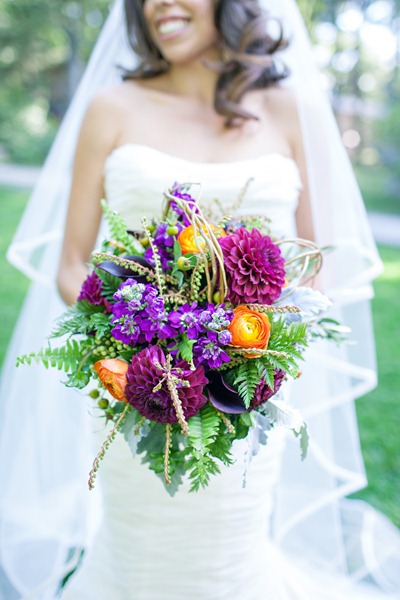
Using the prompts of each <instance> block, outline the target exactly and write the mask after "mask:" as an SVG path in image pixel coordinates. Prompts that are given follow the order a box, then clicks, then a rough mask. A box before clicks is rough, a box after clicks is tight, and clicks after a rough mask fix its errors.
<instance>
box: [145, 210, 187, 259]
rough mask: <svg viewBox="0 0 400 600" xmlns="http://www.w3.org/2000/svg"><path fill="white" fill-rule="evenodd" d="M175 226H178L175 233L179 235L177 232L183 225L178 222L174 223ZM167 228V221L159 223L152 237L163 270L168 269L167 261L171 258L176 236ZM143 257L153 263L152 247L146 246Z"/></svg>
mask: <svg viewBox="0 0 400 600" xmlns="http://www.w3.org/2000/svg"><path fill="white" fill-rule="evenodd" d="M176 226H177V227H178V233H177V234H176V235H179V233H180V232H181V231H182V229H183V225H182V224H181V223H179V222H178V223H176ZM167 228H168V224H167V223H160V225H158V227H157V229H156V232H155V236H154V239H153V242H154V245H155V246H157V249H158V254H159V256H160V260H161V266H162V268H163V270H167V269H168V262H169V261H171V260H172V259H173V246H174V241H175V237H176V236H173V235H170V234H168V233H167ZM144 257H145V258H146V259H147V260H149V261H151V262H153V263H154V258H153V250H152V248H147V250H146V252H145V254H144Z"/></svg>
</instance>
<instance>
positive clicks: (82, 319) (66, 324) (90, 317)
mask: <svg viewBox="0 0 400 600" xmlns="http://www.w3.org/2000/svg"><path fill="white" fill-rule="evenodd" d="M103 311H104V306H94V305H93V304H90V303H89V302H86V300H80V301H79V302H76V304H74V305H73V306H71V307H70V308H69V309H68V310H67V311H66V312H65V313H64V315H63V316H62V317H61V319H59V321H58V322H57V324H56V326H55V328H54V329H53V331H52V333H51V337H53V338H55V337H62V336H64V335H77V334H81V335H87V334H88V333H93V334H96V336H97V338H98V339H101V338H103V337H104V336H105V335H106V334H107V333H109V332H110V329H111V324H110V315H107V314H104V312H103Z"/></svg>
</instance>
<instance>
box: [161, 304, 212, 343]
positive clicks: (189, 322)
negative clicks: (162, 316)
mask: <svg viewBox="0 0 400 600" xmlns="http://www.w3.org/2000/svg"><path fill="white" fill-rule="evenodd" d="M200 314H201V309H200V308H197V303H196V302H192V304H187V303H186V304H184V305H183V306H180V307H179V308H178V309H177V310H174V311H172V312H171V313H170V314H169V315H168V321H169V324H170V325H171V327H173V328H174V329H175V330H176V332H177V333H184V334H186V335H187V337H188V338H189V339H191V340H195V339H197V338H198V337H199V334H200V333H201V332H202V331H204V327H203V326H202V324H201V322H200V319H199V315H200Z"/></svg>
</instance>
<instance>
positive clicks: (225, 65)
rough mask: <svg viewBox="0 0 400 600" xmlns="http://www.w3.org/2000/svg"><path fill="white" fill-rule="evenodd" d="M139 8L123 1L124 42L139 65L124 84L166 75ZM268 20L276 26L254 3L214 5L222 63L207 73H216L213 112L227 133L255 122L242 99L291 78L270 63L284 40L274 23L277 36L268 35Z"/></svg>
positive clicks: (224, 0)
mask: <svg viewBox="0 0 400 600" xmlns="http://www.w3.org/2000/svg"><path fill="white" fill-rule="evenodd" d="M143 4H144V2H143V0H125V15H126V23H127V28H128V38H129V42H130V45H131V47H132V49H133V50H134V51H135V52H136V54H137V55H138V56H139V57H140V59H141V64H140V65H139V66H138V67H137V68H136V69H134V70H130V71H129V70H126V69H125V70H123V79H124V80H127V79H148V78H152V77H156V76H157V75H161V74H162V73H166V72H167V71H168V69H169V64H168V62H167V61H166V60H165V59H164V58H163V56H162V55H161V53H160V51H159V50H158V48H157V46H156V45H155V43H154V42H153V40H152V38H151V35H150V32H149V28H148V27H147V23H146V19H145V17H144V14H143ZM270 20H275V21H276V19H273V17H270V16H269V15H267V14H265V13H264V12H263V11H262V10H261V8H260V6H259V3H258V0H215V11H214V23H215V27H216V29H217V31H218V33H219V45H220V49H221V56H222V57H223V59H222V60H221V61H220V62H219V63H213V64H209V67H210V68H212V69H215V70H217V72H218V73H219V77H218V80H217V85H216V89H215V100H214V107H215V110H216V111H217V113H219V114H221V115H223V116H224V117H226V126H227V127H232V126H235V125H238V124H240V123H242V122H243V121H244V120H248V119H254V120H258V117H257V116H256V115H253V114H251V113H249V112H248V111H246V110H244V108H243V107H242V106H241V100H242V98H243V97H244V95H245V94H246V93H247V92H249V91H250V90H255V89H265V88H267V87H268V86H270V85H273V84H275V83H276V82H278V81H280V80H281V79H284V78H285V77H287V75H288V74H289V73H288V70H287V69H286V67H285V66H284V65H282V64H280V63H279V62H277V61H276V60H275V59H274V54H275V53H276V52H277V51H279V50H283V49H284V48H286V47H287V45H288V43H287V40H286V39H285V38H284V36H283V29H282V26H281V25H280V23H279V22H278V21H277V22H278V24H279V29H280V31H279V34H278V36H277V37H273V36H271V35H269V34H268V33H267V29H268V22H269V21H270Z"/></svg>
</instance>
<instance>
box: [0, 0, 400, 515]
mask: <svg viewBox="0 0 400 600" xmlns="http://www.w3.org/2000/svg"><path fill="white" fill-rule="evenodd" d="M299 5H300V8H301V10H302V12H303V15H304V18H305V21H306V24H307V27H308V30H309V32H310V36H311V38H312V40H313V43H314V49H315V50H314V52H315V60H316V62H317V63H318V65H319V66H320V68H321V81H322V84H323V86H324V88H325V89H326V90H327V92H328V93H329V95H330V97H331V99H332V105H333V107H334V110H335V113H336V115H337V119H338V122H339V126H340V130H341V132H342V138H343V142H344V144H345V146H346V148H347V150H348V152H349V154H350V156H351V159H352V161H353V164H354V168H355V171H356V174H357V177H358V180H359V182H360V185H361V188H362V191H363V195H364V199H365V202H366V205H367V208H368V210H369V211H370V212H371V211H373V212H374V213H379V214H386V215H390V219H389V221H387V220H386V221H384V223H388V224H390V225H391V228H392V229H393V227H396V226H398V227H399V232H398V237H399V238H400V225H399V223H400V221H399V219H400V161H399V158H398V157H399V150H400V94H399V91H400V78H399V63H400V0H352V1H345V2H343V1H338V0H299ZM108 8H109V1H108V0H96V2H93V1H89V0H81V1H80V2H75V1H72V2H68V1H63V0H0V81H1V85H0V211H1V212H0V250H1V252H2V253H3V254H4V252H5V249H6V247H7V244H8V243H9V240H10V239H11V236H12V232H13V230H14V229H15V227H16V225H17V222H18V219H19V217H20V214H21V212H22V210H23V206H24V205H25V203H26V200H27V197H28V191H27V190H26V189H19V187H20V186H19V185H18V181H20V182H21V185H22V179H23V178H22V173H23V171H18V170H17V171H13V172H14V175H15V173H17V176H16V177H15V176H14V182H13V187H12V188H11V187H10V183H8V186H7V185H6V184H5V181H4V180H3V181H2V180H1V175H2V174H3V175H4V174H7V173H8V171H7V169H8V170H12V168H13V166H14V165H25V166H29V167H32V166H38V165H40V164H41V162H42V161H43V159H44V158H45V156H46V153H47V151H48V148H49V147H50V144H51V142H52V139H53V137H54V134H55V132H56V130H57V127H58V124H59V122H60V119H61V118H62V115H63V114H64V112H65V110H66V108H67V106H68V103H69V100H70V98H71V96H72V94H73V92H74V90H75V88H76V86H77V83H78V82H79V78H80V76H81V74H82V72H83V70H84V67H85V62H86V60H87V58H88V56H89V54H90V50H91V48H92V46H93V43H94V41H95V39H96V37H97V35H98V33H99V31H100V29H101V26H102V24H103V22H104V19H105V18H106V16H107V13H108ZM28 173H29V174H33V175H34V173H35V171H32V170H28ZM19 174H21V176H20V175H19ZM11 179H12V178H11ZM11 179H10V181H11ZM15 179H16V180H17V181H15ZM28 180H29V177H28ZM6 181H9V180H7V177H6ZM25 184H26V182H25ZM26 185H27V186H28V187H29V182H28V184H26ZM396 216H397V220H396ZM389 229H390V228H389ZM380 251H381V253H382V257H383V260H384V262H385V267H386V270H385V273H384V275H383V276H382V277H381V278H379V280H378V281H377V283H376V286H375V289H376V300H375V301H374V304H373V310H374V318H375V330H376V336H377V347H378V363H379V377H380V386H379V388H378V389H377V390H376V391H374V392H373V393H371V394H369V395H368V396H366V397H365V398H363V399H361V400H360V401H359V402H358V415H359V420H360V429H361V440H362V445H363V451H364V456H365V460H366V465H367V470H368V476H369V480H370V485H369V487H368V488H367V490H365V491H364V492H362V493H361V494H359V495H360V496H362V497H363V498H366V499H368V500H369V501H371V502H372V503H373V504H375V505H376V506H378V507H379V508H381V509H382V510H383V511H384V512H386V513H387V514H388V515H389V516H390V517H391V518H392V519H393V520H394V521H395V522H396V523H397V524H399V525H400V484H399V477H398V473H399V472H400V438H399V435H398V419H399V405H400V402H399V401H400V393H399V390H400V374H399V373H400V370H399V368H398V358H397V357H398V340H399V339H400V327H399V318H398V290H399V282H400V256H399V254H400V253H399V250H398V248H396V247H394V246H393V245H390V243H389V244H386V245H381V246H380ZM0 279H1V281H7V286H3V289H2V290H1V292H0V300H1V302H2V309H1V310H2V322H3V323H4V327H2V328H1V329H0V360H1V358H2V356H3V355H4V352H5V348H6V346H7V341H8V338H9V336H10V333H11V329H12V325H13V323H14V322H15V319H16V317H17V314H18V310H19V306H20V304H21V302H22V298H23V294H24V292H25V290H26V287H27V282H26V281H25V279H24V278H23V277H22V276H21V275H20V274H19V273H17V272H16V271H15V270H13V269H11V267H9V266H8V265H6V264H5V261H4V260H3V261H2V262H1V263H0ZM395 411H397V417H394V415H396V412H395Z"/></svg>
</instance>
